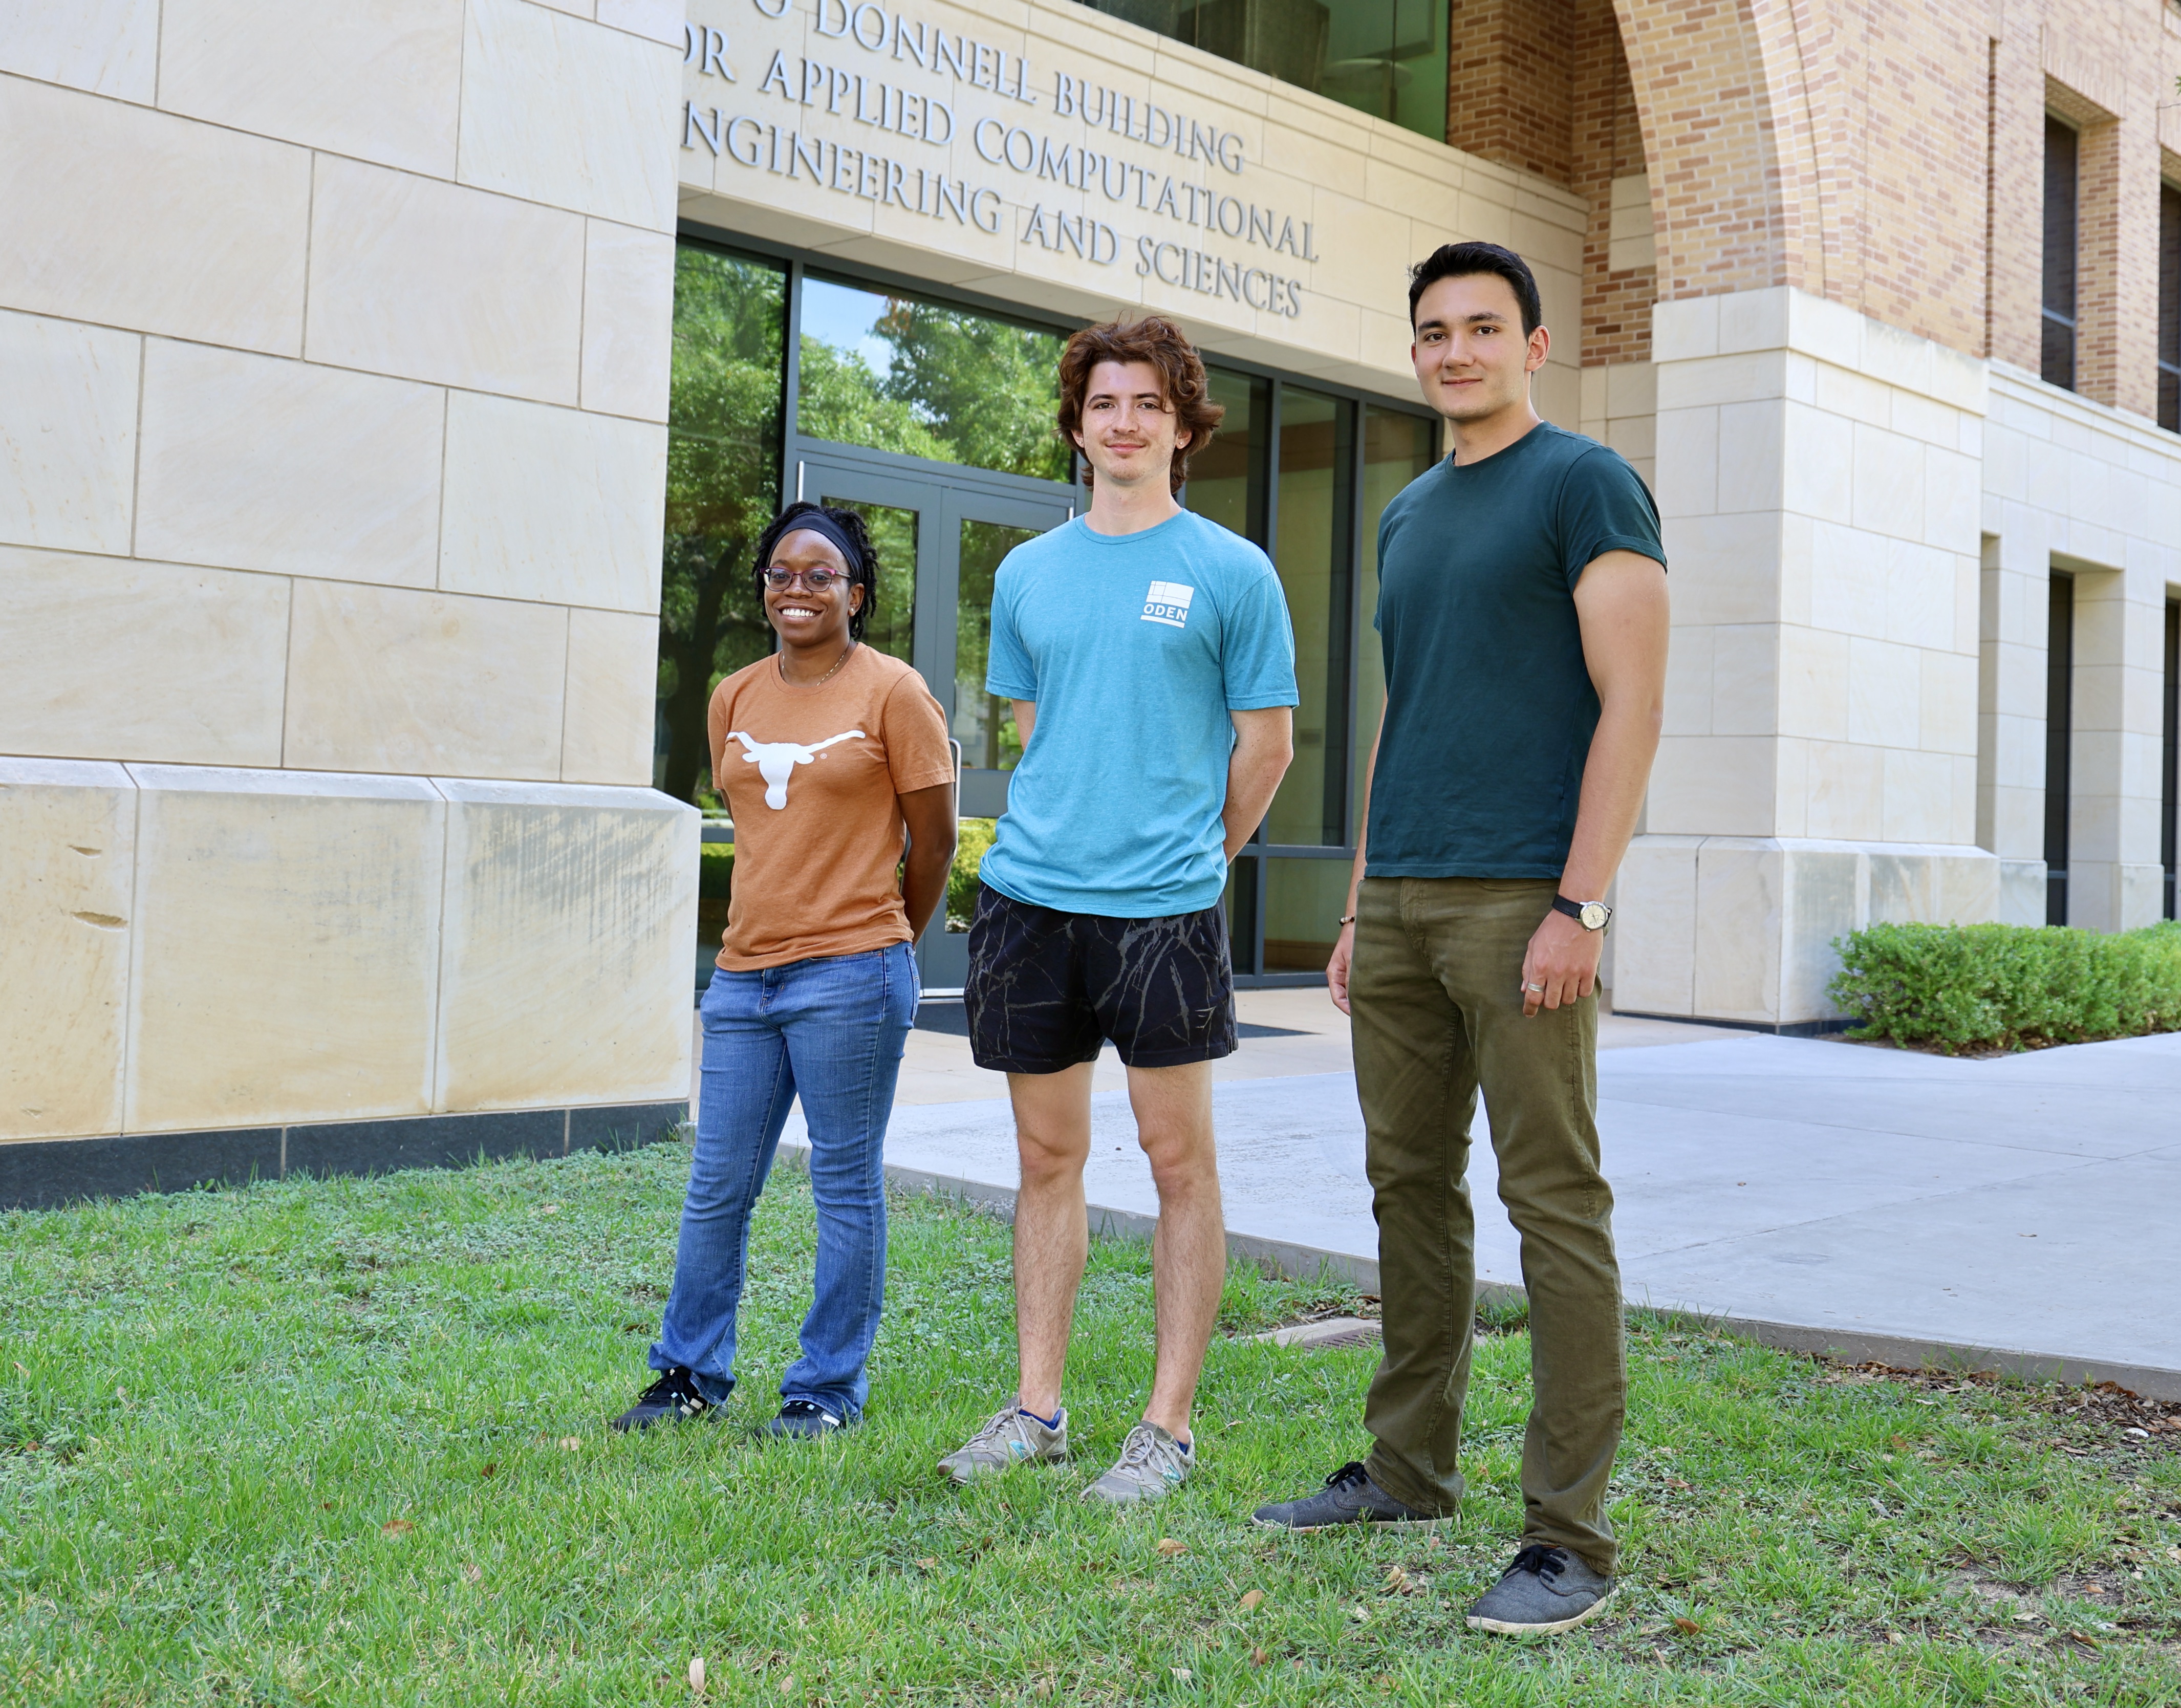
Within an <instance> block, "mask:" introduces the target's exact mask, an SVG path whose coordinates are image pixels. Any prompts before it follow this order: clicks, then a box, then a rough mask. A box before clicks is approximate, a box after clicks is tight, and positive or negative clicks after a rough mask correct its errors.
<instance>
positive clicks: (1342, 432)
mask: <svg viewBox="0 0 2181 1708" xmlns="http://www.w3.org/2000/svg"><path fill="white" fill-rule="evenodd" d="M1355 418H1356V406H1355V405H1354V404H1352V403H1350V402H1347V401H1344V400H1343V399H1340V398H1337V397H1328V396H1327V395H1325V394H1324V393H1322V392H1318V391H1306V390H1304V389H1303V388H1302V387H1300V386H1299V385H1283V386H1282V387H1281V388H1280V411H1279V422H1280V425H1279V462H1278V467H1279V476H1278V481H1279V486H1278V493H1277V495H1276V496H1275V502H1276V503H1277V505H1278V527H1277V528H1275V529H1274V530H1273V567H1274V568H1275V569H1277V570H1278V572H1279V577H1280V585H1281V587H1282V588H1283V589H1285V591H1286V593H1287V600H1288V615H1289V618H1290V620H1291V621H1292V622H1294V624H1295V687H1296V689H1297V691H1298V694H1299V696H1300V700H1299V703H1298V704H1297V705H1296V707H1295V761H1294V763H1293V764H1291V765H1290V766H1289V767H1288V773H1287V775H1286V777H1283V778H1282V779H1281V780H1280V787H1279V792H1278V793H1277V794H1275V795H1274V796H1273V805H1272V810H1271V811H1270V812H1269V813H1267V815H1266V818H1265V840H1266V841H1267V842H1268V843H1321V844H1324V845H1326V846H1328V847H1336V848H1337V847H1339V845H1340V844H1341V843H1344V841H1345V840H1346V839H1347V838H1346V830H1347V824H1346V818H1347V815H1346V812H1345V811H1344V808H1345V805H1346V798H1345V793H1344V779H1345V777H1346V775H1347V748H1348V621H1349V596H1348V590H1349V563H1350V488H1351V487H1352V485H1353V484H1354V481H1353V465H1354V462H1355V438H1354V434H1355V428H1354V422H1355ZM1267 929H1269V927H1267ZM1266 953H1267V955H1269V954H1270V953H1271V951H1270V949H1269V948H1268V949H1267V951H1266Z"/></svg>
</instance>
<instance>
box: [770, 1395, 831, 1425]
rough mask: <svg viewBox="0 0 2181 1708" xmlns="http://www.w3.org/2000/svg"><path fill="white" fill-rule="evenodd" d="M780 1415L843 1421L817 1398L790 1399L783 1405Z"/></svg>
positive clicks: (827, 1421) (829, 1421)
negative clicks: (816, 1399)
mask: <svg viewBox="0 0 2181 1708" xmlns="http://www.w3.org/2000/svg"><path fill="white" fill-rule="evenodd" d="M780 1415H781V1417H783V1418H823V1419H824V1420H825V1422H826V1423H836V1424H837V1423H839V1422H840V1421H841V1420H840V1419H839V1418H836V1417H835V1416H834V1415H833V1414H832V1413H831V1412H829V1411H827V1410H826V1409H825V1407H823V1406H821V1405H820V1404H819V1403H818V1402H817V1401H815V1400H790V1401H787V1403H786V1404H784V1405H783V1406H781V1408H780Z"/></svg>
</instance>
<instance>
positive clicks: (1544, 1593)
mask: <svg viewBox="0 0 2181 1708" xmlns="http://www.w3.org/2000/svg"><path fill="white" fill-rule="evenodd" d="M1612 1598H1613V1580H1612V1579H1611V1578H1608V1577H1605V1576H1604V1574H1602V1573H1598V1572H1593V1570H1591V1568H1590V1567H1588V1566H1586V1565H1585V1564H1584V1563H1583V1562H1582V1561H1580V1560H1578V1559H1576V1556H1574V1555H1572V1554H1571V1553H1569V1552H1568V1550H1566V1549H1565V1548H1548V1547H1546V1546H1544V1545H1543V1544H1541V1543H1536V1542H1532V1544H1531V1545H1529V1546H1528V1547H1527V1548H1525V1549H1523V1550H1522V1551H1521V1553H1519V1554H1517V1555H1516V1556H1515V1563H1514V1564H1513V1565H1511V1566H1510V1567H1508V1568H1507V1571H1506V1573H1505V1576H1503V1577H1502V1578H1500V1579H1499V1582H1498V1583H1497V1584H1494V1585H1493V1586H1492V1588H1490V1589H1488V1590H1486V1591H1485V1592H1484V1594H1483V1597H1482V1598H1481V1599H1479V1600H1478V1601H1477V1605H1476V1606H1473V1607H1471V1609H1470V1610H1469V1628H1470V1629H1471V1630H1472V1631H1497V1632H1499V1633H1501V1634H1502V1635H1504V1636H1509V1637H1527V1636H1541V1635H1543V1633H1546V1632H1549V1631H1571V1630H1573V1629H1574V1628H1576V1626H1578V1625H1580V1624H1582V1622H1583V1621H1584V1620H1586V1619H1587V1618H1589V1617H1591V1615H1592V1614H1593V1613H1595V1612H1597V1611H1598V1609H1599V1608H1601V1607H1603V1606H1604V1605H1605V1604H1606V1603H1607V1602H1608V1601H1610V1600H1612Z"/></svg>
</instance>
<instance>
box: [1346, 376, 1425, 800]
mask: <svg viewBox="0 0 2181 1708" xmlns="http://www.w3.org/2000/svg"><path fill="white" fill-rule="evenodd" d="M1437 458H1438V423H1437V422H1435V421H1433V420H1429V419H1427V418H1426V417H1422V416H1415V415H1410V414H1406V413H1405V412H1401V411H1399V410H1392V409H1379V408H1377V407H1375V406H1367V407H1366V408H1365V410H1364V412H1363V493H1362V499H1363V518H1362V520H1363V527H1362V530H1361V533H1362V561H1361V564H1360V565H1359V566H1358V569H1359V572H1360V574H1359V578H1360V579H1361V583H1362V585H1361V587H1360V588H1359V589H1357V592H1358V594H1359V597H1358V598H1357V600H1356V610H1357V611H1359V612H1361V623H1360V625H1359V628H1358V635H1357V640H1358V644H1357V646H1356V727H1355V763H1354V766H1353V767H1352V771H1351V775H1352V777H1353V779H1354V781H1353V784H1352V787H1353V788H1354V789H1355V792H1356V830H1357V832H1359V833H1360V832H1361V831H1362V828H1363V815H1364V806H1365V802H1364V786H1365V780H1364V772H1365V771H1366V769H1367V767H1368V766H1369V764H1370V761H1371V743H1372V742H1374V741H1376V740H1377V739H1378V715H1379V714H1380V713H1381V712H1382V711H1383V710H1385V706H1386V666H1385V655H1384V654H1383V653H1382V652H1381V651H1380V650H1379V647H1378V627H1377V625H1376V623H1375V622H1374V621H1373V619H1374V618H1375V616H1377V613H1378V518H1379V517H1381V516H1383V515H1384V514H1385V510H1386V506H1387V505H1388V503H1389V502H1390V501H1391V500H1392V499H1393V496H1394V494H1395V493H1397V492H1399V491H1400V489H1402V488H1403V487H1405V486H1406V485H1407V484H1409V483H1410V482H1411V481H1412V480H1414V479H1416V478H1417V477H1418V476H1419V475H1422V474H1423V473H1426V472H1427V470H1429V468H1430V467H1431V466H1432V464H1433V462H1435V461H1437Z"/></svg>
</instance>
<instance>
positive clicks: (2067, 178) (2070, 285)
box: [2039, 116, 2077, 389]
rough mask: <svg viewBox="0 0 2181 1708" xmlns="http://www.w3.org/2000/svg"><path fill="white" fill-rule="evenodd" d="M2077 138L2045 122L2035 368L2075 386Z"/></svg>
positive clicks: (2051, 378) (2051, 380) (2046, 376)
mask: <svg viewBox="0 0 2181 1708" xmlns="http://www.w3.org/2000/svg"><path fill="white" fill-rule="evenodd" d="M2076 140H2077V139H2076V136H2075V133H2074V132H2073V130H2070V129H2068V126H2067V125H2065V124H2062V123H2061V122H2060V121H2059V120H2058V119H2054V118H2051V117H2049V116H2048V117H2047V118H2046V120H2045V267H2044V273H2045V278H2044V305H2045V317H2044V319H2045V336H2044V340H2043V345H2042V348H2041V349H2040V352H2039V368H2040V373H2041V375H2042V377H2043V378H2044V379H2045V380H2046V383H2047V384H2052V385H2064V386H2068V387H2069V388H2071V389H2072V388H2073V385H2074V384H2075V244H2076V218H2075V214H2076V188H2077V178H2076V166H2077V161H2076Z"/></svg>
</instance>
